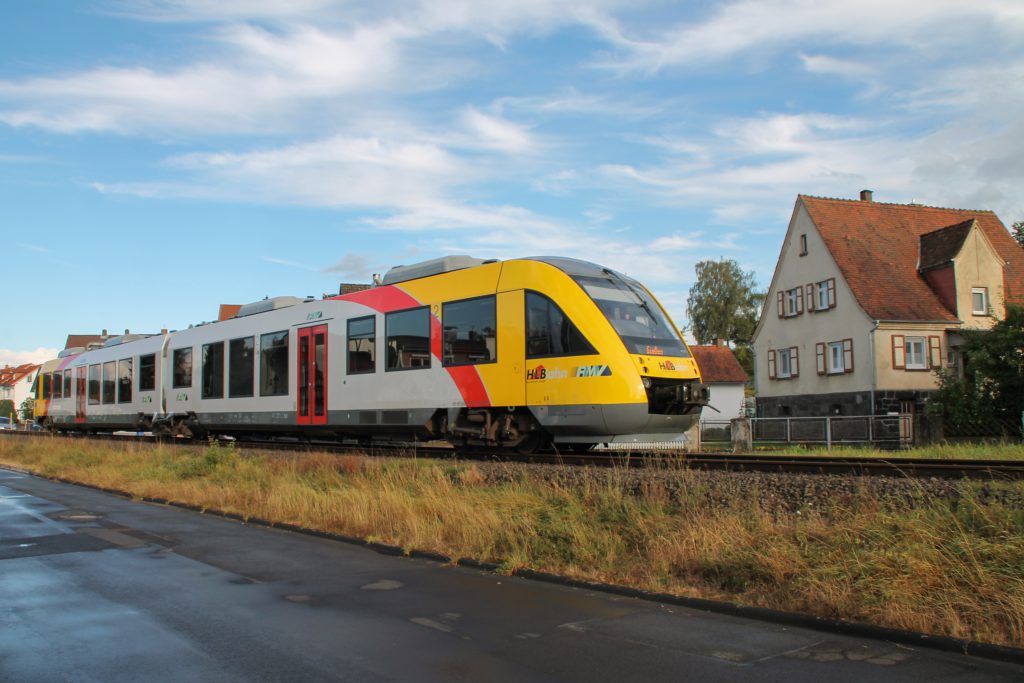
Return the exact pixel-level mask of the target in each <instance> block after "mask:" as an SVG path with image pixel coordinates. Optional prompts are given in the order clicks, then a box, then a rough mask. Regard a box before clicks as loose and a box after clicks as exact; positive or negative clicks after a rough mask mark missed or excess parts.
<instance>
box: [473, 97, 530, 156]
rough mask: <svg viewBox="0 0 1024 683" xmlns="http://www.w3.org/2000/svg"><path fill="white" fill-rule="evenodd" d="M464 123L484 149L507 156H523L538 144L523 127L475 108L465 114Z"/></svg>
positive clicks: (475, 140)
mask: <svg viewBox="0 0 1024 683" xmlns="http://www.w3.org/2000/svg"><path fill="white" fill-rule="evenodd" d="M462 121H463V123H464V124H465V125H466V127H467V128H468V129H469V130H470V132H471V134H472V135H473V140H474V142H476V143H477V144H479V145H480V146H482V147H485V148H489V149H495V150H499V151H501V152H505V153H507V154H523V153H526V152H531V151H533V150H534V149H535V147H536V143H535V141H534V140H533V138H532V137H531V135H530V133H529V132H528V131H527V130H526V128H525V127H524V126H522V125H519V124H516V123H513V122H511V121H509V120H507V119H503V118H501V117H498V116H490V115H488V114H484V113H483V112H481V111H479V110H478V109H476V108H475V107H469V108H467V109H466V110H465V112H463V115H462Z"/></svg>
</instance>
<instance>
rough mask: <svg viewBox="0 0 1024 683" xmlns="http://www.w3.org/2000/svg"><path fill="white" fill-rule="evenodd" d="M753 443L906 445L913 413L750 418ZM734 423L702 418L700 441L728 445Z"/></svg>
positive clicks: (911, 431) (911, 432) (910, 436)
mask: <svg viewBox="0 0 1024 683" xmlns="http://www.w3.org/2000/svg"><path fill="white" fill-rule="evenodd" d="M749 422H750V430H751V435H752V437H753V443H754V445H755V446H758V445H762V446H766V445H783V444H785V445H790V444H815V445H818V444H820V445H823V446H825V447H826V448H831V447H832V446H833V445H844V444H850V445H852V444H863V445H874V446H879V447H882V448H906V447H909V446H910V445H911V444H913V443H914V417H913V416H912V415H853V416H831V417H829V416H824V417H756V418H750V419H749ZM732 432H733V423H732V422H731V421H723V420H707V421H704V422H701V443H702V444H704V445H705V446H717V445H722V446H730V445H731V444H732V436H733V434H732Z"/></svg>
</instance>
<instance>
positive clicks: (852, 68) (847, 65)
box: [800, 52, 875, 79]
mask: <svg viewBox="0 0 1024 683" xmlns="http://www.w3.org/2000/svg"><path fill="white" fill-rule="evenodd" d="M800 60H801V61H802V62H803V65H804V68H805V69H806V70H807V71H809V72H811V73H815V74H825V75H835V76H843V77H844V78H851V79H864V78H867V77H869V76H872V75H873V74H874V73H875V70H874V69H873V68H872V67H871V66H869V65H867V64H864V63H863V62H856V61H853V60H849V59H837V58H835V57H830V56H828V55H808V54H804V53H802V52H801V53H800Z"/></svg>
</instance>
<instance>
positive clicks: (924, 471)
mask: <svg viewBox="0 0 1024 683" xmlns="http://www.w3.org/2000/svg"><path fill="white" fill-rule="evenodd" d="M0 434H2V435H4V436H8V435H10V436H19V437H38V438H54V437H55V436H56V435H52V434H49V433H45V432H20V431H3V432H0ZM83 437H87V438H90V439H97V440H108V441H120V442H135V443H139V442H142V443H163V444H169V445H181V446H192V447H196V446H202V445H203V444H204V442H203V441H198V440H189V439H180V438H177V439H176V438H160V437H153V436H137V435H134V434H132V435H127V434H126V435H111V434H100V435H78V434H76V435H68V438H83ZM57 438H60V437H57ZM217 442H218V443H221V444H233V445H234V447H236V448H239V449H242V450H246V451H260V450H262V451H269V452H301V453H309V452H322V453H328V454H332V455H367V456H388V457H417V458H442V459H459V460H486V461H497V462H508V463H526V464H552V465H571V466H591V467H628V468H650V469H659V468H661V469H668V468H680V467H682V468H687V469H694V470H707V471H724V472H768V473H780V474H821V475H847V476H859V477H866V476H888V477H902V478H928V477H932V478H941V479H981V480H1020V479H1024V461H1020V460H943V459H938V458H909V457H907V458H901V457H892V458H879V457H836V456H831V455H764V454H747V453H729V454H725V453H691V452H684V451H667V452H666V451H660V452H659V451H624V450H601V451H588V452H584V453H578V452H559V451H558V450H557V447H556V448H555V449H551V450H548V451H542V452H537V453H517V452H515V451H513V450H508V449H504V450H503V449H494V448H480V447H473V448H463V447H459V448H453V447H451V446H447V445H437V442H428V443H426V444H424V443H408V442H406V443H392V444H388V443H375V444H353V443H348V444H346V443H339V442H337V441H327V440H316V439H286V438H278V439H267V440H225V439H221V440H218V441H217Z"/></svg>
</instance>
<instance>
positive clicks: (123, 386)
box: [117, 358, 132, 403]
mask: <svg viewBox="0 0 1024 683" xmlns="http://www.w3.org/2000/svg"><path fill="white" fill-rule="evenodd" d="M117 402H118V403H131V402H132V359H131V358H122V359H121V360H119V361H117Z"/></svg>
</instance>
